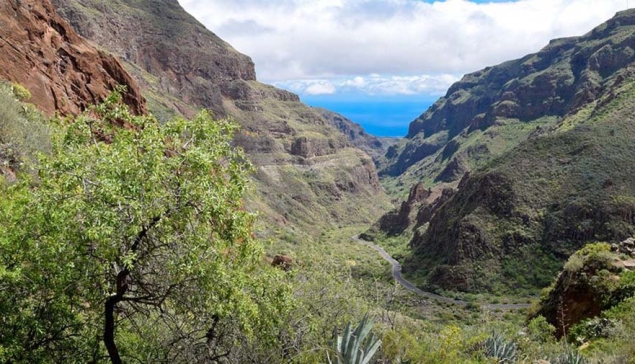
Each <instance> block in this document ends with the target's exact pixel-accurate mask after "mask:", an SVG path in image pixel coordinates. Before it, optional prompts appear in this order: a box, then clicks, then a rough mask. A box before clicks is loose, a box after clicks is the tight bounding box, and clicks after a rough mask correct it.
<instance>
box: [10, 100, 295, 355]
mask: <svg viewBox="0 0 635 364" xmlns="http://www.w3.org/2000/svg"><path fill="white" fill-rule="evenodd" d="M53 130H54V132H53V143H52V144H53V152H52V153H51V154H49V155H43V156H41V158H40V161H39V164H38V165H37V166H35V167H34V168H35V169H36V171H37V173H36V174H33V176H32V178H28V176H23V177H22V178H21V179H20V182H19V183H17V184H14V185H11V186H4V187H3V188H4V189H5V190H4V191H3V193H4V194H5V195H6V196H7V198H6V199H4V200H3V201H2V202H1V204H2V205H1V209H0V219H1V220H0V222H1V224H0V310H1V311H2V312H3V313H4V317H3V318H2V319H1V320H2V322H1V323H0V327H1V328H0V361H10V362H11V361H13V362H19V361H28V362H65V363H70V362H97V361H101V360H104V359H105V358H110V360H111V361H112V362H114V363H118V362H122V360H125V361H127V362H128V361H133V359H135V360H137V361H143V362H147V361H152V362H196V361H214V360H218V359H220V358H222V357H224V356H227V355H229V353H230V352H231V349H232V344H233V343H234V342H235V341H236V340H238V338H249V337H251V335H252V334H253V333H258V337H259V340H261V341H262V342H263V343H266V342H267V340H273V338H272V337H273V335H275V330H273V329H272V327H275V323H276V321H277V320H278V317H280V312H284V310H285V307H286V305H287V300H288V294H289V288H288V286H287V285H286V284H285V283H284V282H282V281H281V280H280V279H278V278H279V277H278V276H279V275H280V274H282V273H280V272H277V271H274V270H273V269H271V268H269V267H266V266H265V265H264V264H262V262H263V259H262V258H263V249H262V246H261V245H260V244H259V243H258V242H256V241H255V240H254V238H253V233H252V223H253V220H254V215H253V214H252V213H250V212H248V211H247V210H246V209H245V208H244V206H243V200H242V197H243V194H244V192H245V188H246V186H247V182H248V179H247V177H246V176H247V173H248V172H249V170H250V168H251V167H250V165H249V163H248V162H246V160H245V158H244V156H243V154H242V152H241V151H240V150H238V149H236V148H233V147H232V144H231V138H232V133H233V132H234V131H235V130H236V125H235V124H233V123H231V122H228V121H223V120H221V121H218V120H217V121H213V120H212V119H211V117H210V116H209V115H208V114H207V113H205V112H202V113H201V114H199V115H198V116H196V117H195V118H193V119H192V120H184V119H176V120H173V121H170V122H168V123H166V124H164V125H161V124H159V123H158V122H157V120H156V119H155V118H153V117H151V116H132V115H131V114H130V113H129V112H128V110H127V108H126V107H125V106H124V105H122V103H121V95H120V93H118V92H115V93H113V95H112V96H111V97H110V98H109V99H108V100H106V101H105V103H103V104H102V105H99V106H95V107H93V108H91V109H90V110H89V111H87V112H86V113H84V114H82V115H81V116H79V117H77V118H74V119H71V120H61V121H58V123H57V125H56V127H54V128H53ZM270 336H271V337H270ZM122 358H128V359H122Z"/></svg>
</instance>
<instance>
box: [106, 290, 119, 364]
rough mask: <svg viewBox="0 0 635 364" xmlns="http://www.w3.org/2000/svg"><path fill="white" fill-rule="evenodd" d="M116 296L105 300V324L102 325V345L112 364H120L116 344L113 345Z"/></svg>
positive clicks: (117, 300)
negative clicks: (104, 346)
mask: <svg viewBox="0 0 635 364" xmlns="http://www.w3.org/2000/svg"><path fill="white" fill-rule="evenodd" d="M120 299H121V298H120V297H119V296H118V295H114V296H110V297H108V299H107V300H106V304H105V310H104V315H105V317H106V323H105V324H104V345H106V350H108V356H110V361H111V362H112V363H113V364H122V361H121V357H120V356H119V350H117V344H116V343H115V306H116V305H117V303H118V302H119V301H120Z"/></svg>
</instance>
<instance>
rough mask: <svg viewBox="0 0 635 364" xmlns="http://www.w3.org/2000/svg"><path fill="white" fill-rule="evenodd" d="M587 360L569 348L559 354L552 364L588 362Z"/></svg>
mask: <svg viewBox="0 0 635 364" xmlns="http://www.w3.org/2000/svg"><path fill="white" fill-rule="evenodd" d="M588 363H589V361H588V360H586V358H585V357H583V356H582V355H580V353H578V352H577V351H575V350H570V351H568V352H566V353H564V354H560V355H559V356H558V357H557V358H556V359H555V360H553V364H588Z"/></svg>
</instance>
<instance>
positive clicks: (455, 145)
mask: <svg viewBox="0 0 635 364" xmlns="http://www.w3.org/2000/svg"><path fill="white" fill-rule="evenodd" d="M633 49H635V11H632V10H631V11H626V12H621V13H618V14H617V15H616V16H615V17H614V18H613V19H611V20H610V21H608V22H607V23H605V24H603V25H601V26H599V27H597V28H596V29H594V30H593V31H592V32H590V33H588V34H587V35H585V36H582V37H577V38H568V39H561V40H555V41H552V42H551V43H550V44H549V46H547V47H546V48H545V49H543V50H542V51H541V52H539V53H537V54H534V55H529V56H527V57H524V58H522V59H520V60H516V61H511V62H507V63H504V64H502V65H500V66H496V67H492V68H488V69H486V70H483V71H481V72H477V73H475V74H472V75H468V76H466V77H465V78H464V79H463V80H462V81H461V82H459V83H458V84H456V85H454V86H453V87H452V88H451V89H450V91H449V92H448V96H446V97H445V98H443V99H441V100H440V101H439V102H437V103H436V104H435V106H433V107H432V108H431V109H430V110H429V111H428V112H426V114H424V115H423V116H422V118H420V119H419V120H417V121H415V122H414V123H413V124H412V125H411V127H410V133H409V140H408V142H407V144H405V146H404V147H403V149H402V152H401V154H398V155H397V156H395V161H400V162H396V163H394V164H392V165H391V167H389V168H388V169H385V170H384V173H394V172H397V171H400V170H401V171H403V170H407V172H406V173H405V174H404V175H402V176H406V177H408V178H413V176H415V177H416V178H420V179H422V180H424V181H427V182H430V180H431V179H432V180H434V179H437V180H439V179H440V180H444V179H443V178H440V176H441V175H444V174H445V173H440V172H442V171H443V172H444V169H445V171H447V170H448V169H452V172H454V173H453V174H452V175H453V177H452V178H460V176H461V175H462V173H459V172H461V171H459V169H461V168H463V167H466V168H465V170H468V169H470V168H471V167H473V166H475V165H476V166H478V165H479V163H482V165H483V166H485V167H483V168H482V169H481V170H479V171H478V172H475V173H472V174H471V175H470V176H467V177H466V178H465V179H464V180H463V181H461V188H460V189H459V191H458V193H456V194H455V195H454V196H453V197H452V198H450V199H449V200H448V201H447V202H445V204H443V205H442V206H441V207H440V208H439V209H438V211H436V213H435V214H434V215H433V216H432V218H431V219H430V220H429V223H428V224H425V225H423V224H420V225H417V226H416V229H417V232H416V234H415V236H414V238H413V239H412V241H411V246H412V247H413V249H414V250H415V254H414V256H413V257H411V259H410V260H409V261H408V262H407V264H406V265H405V268H406V270H408V271H409V272H410V274H411V275H414V276H419V277H420V278H421V279H422V284H426V285H429V286H436V287H442V288H446V289H459V290H465V291H482V290H487V291H511V290H521V289H527V290H530V291H531V290H532V289H534V287H540V286H544V285H546V284H548V283H549V281H550V279H551V277H553V275H554V274H555V273H556V271H557V269H559V267H560V264H561V262H562V261H564V260H565V259H566V258H567V257H568V256H569V255H570V254H572V253H573V252H574V251H576V250H577V249H579V248H580V247H581V246H583V245H584V244H586V243H587V242H592V241H611V242H613V241H620V240H623V239H625V238H627V237H629V236H631V235H633V234H634V233H635V218H634V217H633V216H635V215H634V214H633V213H634V212H635V188H634V186H633V184H632V183H631V182H632V172H633V170H635V159H634V158H633V156H635V147H633V144H632V142H631V140H632V139H633V138H634V137H635V128H633V125H634V124H633V122H634V121H635V119H634V116H633V115H635V104H634V103H633V101H632V100H633V96H634V95H635V78H634V76H633V74H634V73H633V71H634V70H635V51H633ZM511 136H513V138H511ZM497 141H500V142H502V141H505V142H506V143H504V144H503V147H500V146H499V143H497ZM417 142H421V144H417ZM435 143H437V144H438V145H437V144H435ZM433 145H434V146H433ZM480 150H482V151H483V152H482V153H478V152H476V153H475V151H480ZM494 150H496V151H497V153H493V151H494ZM505 151H507V152H505ZM504 152H505V153H504ZM426 155H427V156H426ZM492 155H494V156H495V155H500V157H499V158H496V159H495V160H494V161H492V162H490V163H487V162H485V161H488V160H491V159H492ZM421 158H423V159H421ZM440 160H447V161H458V162H456V163H454V162H448V164H446V165H445V166H444V165H443V164H441V163H439V161H440ZM480 160H484V161H483V162H479V161H480ZM451 165H453V166H452V167H449V166H451ZM462 166H463V167H462ZM421 167H426V170H424V171H422V172H419V171H418V168H421ZM459 167H460V168H459ZM390 168H396V169H392V170H391V169H390ZM435 168H436V169H435ZM435 173H440V174H437V175H436V176H435Z"/></svg>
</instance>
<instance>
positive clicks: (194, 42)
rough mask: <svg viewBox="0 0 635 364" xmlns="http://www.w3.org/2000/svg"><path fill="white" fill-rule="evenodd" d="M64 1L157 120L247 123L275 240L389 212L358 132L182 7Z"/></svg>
mask: <svg viewBox="0 0 635 364" xmlns="http://www.w3.org/2000/svg"><path fill="white" fill-rule="evenodd" d="M54 3H55V5H56V7H57V9H58V11H59V12H60V13H61V14H62V15H63V16H64V17H65V18H66V19H67V20H68V21H69V22H70V23H71V24H72V25H73V26H74V27H75V29H77V31H78V32H79V33H80V34H82V35H83V36H85V37H87V38H89V39H91V40H92V41H94V42H95V43H96V44H98V45H99V46H101V47H104V48H106V49H107V50H108V51H111V52H113V53H114V54H116V55H117V56H119V57H120V58H121V59H122V60H124V62H125V63H126V65H127V68H128V70H129V71H130V72H131V73H132V74H133V76H134V77H135V79H136V80H137V82H138V83H139V84H140V85H141V88H142V90H143V93H144V95H145V96H146V98H147V99H148V104H149V107H150V109H151V111H152V112H153V113H154V114H155V115H157V116H159V117H160V118H168V117H169V116H171V115H173V114H181V115H185V116H190V115H192V114H193V113H194V112H195V111H196V110H197V109H200V108H206V109H210V110H213V111H214V113H215V114H216V115H217V116H230V117H233V118H234V119H235V120H236V121H238V122H239V123H240V124H241V125H242V130H241V132H240V133H239V135H238V136H237V138H236V140H235V142H236V144H237V145H239V146H241V147H243V148H244V149H245V150H246V152H247V153H248V155H249V157H250V159H251V160H252V161H253V163H254V164H255V166H256V167H257V171H256V173H255V180H256V182H257V183H256V191H254V192H253V193H252V196H250V201H251V203H250V207H251V208H252V209H254V210H258V211H260V212H261V213H262V214H261V215H262V216H263V219H264V220H263V221H264V222H265V223H264V224H263V231H264V232H265V233H267V235H271V234H273V235H278V236H286V237H287V238H288V239H290V240H294V241H297V240H302V239H305V238H309V237H310V236H314V235H316V234H318V233H319V232H320V231H321V228H322V227H328V226H330V227H337V226H338V225H341V224H348V223H365V222H369V221H371V220H372V219H374V218H376V216H377V215H378V214H379V213H381V211H382V210H383V209H385V207H386V202H387V198H386V197H385V195H384V194H383V192H382V189H381V187H380V185H379V180H378V178H377V174H376V172H375V166H374V164H373V162H372V160H371V158H370V157H369V156H368V155H367V154H366V153H365V152H363V151H362V150H360V149H358V148H357V147H356V146H355V144H354V142H353V141H352V140H351V137H350V135H347V134H344V133H342V132H340V130H338V129H337V128H335V127H334V126H333V125H332V124H331V123H330V122H329V120H327V119H326V118H325V117H324V116H323V115H322V113H321V112H319V111H317V110H316V109H312V108H309V107H308V106H306V105H304V104H302V103H301V102H300V100H299V98H298V96H297V95H294V94H292V93H290V92H287V91H283V90H279V89H276V88H274V87H272V86H268V85H265V84H262V83H259V82H258V81H257V80H256V74H255V70H254V65H253V62H252V61H251V59H250V58H249V57H247V56H245V55H242V54H240V53H239V52H237V51H236V50H234V49H233V48H232V47H231V46H230V45H229V44H227V43H226V42H224V41H223V40H222V39H220V38H219V37H217V36H216V35H215V34H213V33H212V32H211V31H209V30H207V29H205V27H204V26H203V25H201V24H200V23H199V22H198V21H196V20H195V19H194V18H193V17H192V16H190V15H189V14H187V13H186V12H185V11H184V10H183V9H182V8H181V7H180V5H179V4H178V1H176V0H159V1H151V0H110V1H107V2H104V1H98V0H54ZM124 39H125V41H122V40H124ZM372 148H381V145H379V146H376V147H372Z"/></svg>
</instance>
